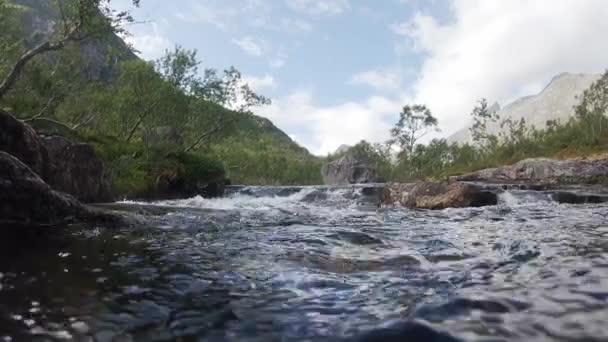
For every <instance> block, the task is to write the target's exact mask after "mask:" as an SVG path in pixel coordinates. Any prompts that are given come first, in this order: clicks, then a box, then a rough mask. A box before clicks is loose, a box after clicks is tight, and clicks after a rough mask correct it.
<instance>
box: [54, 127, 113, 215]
mask: <svg viewBox="0 0 608 342" xmlns="http://www.w3.org/2000/svg"><path fill="white" fill-rule="evenodd" d="M42 142H43V145H44V147H45V148H46V150H47V153H48V167H47V173H46V177H45V178H46V181H47V182H48V183H49V185H51V186H52V187H53V188H54V189H55V190H58V191H62V192H65V193H68V194H71V195H73V196H75V197H76V198H78V200H80V201H83V202H88V203H91V202H109V201H112V191H111V188H112V185H111V180H110V177H109V175H108V174H107V172H106V169H105V167H104V164H103V161H102V160H101V158H99V156H98V155H97V153H96V152H95V149H94V148H93V146H91V145H89V144H81V143H72V142H71V141H69V140H67V139H65V138H63V137H59V136H53V137H44V138H42Z"/></svg>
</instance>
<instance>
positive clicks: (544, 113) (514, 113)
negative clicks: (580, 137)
mask: <svg viewBox="0 0 608 342" xmlns="http://www.w3.org/2000/svg"><path fill="white" fill-rule="evenodd" d="M599 77H600V75H589V74H571V73H562V74H559V75H557V76H555V77H554V78H553V79H552V80H551V82H549V84H548V85H547V86H546V87H545V88H544V89H543V90H542V91H541V92H540V93H538V94H536V95H531V96H525V97H522V98H519V99H517V100H515V101H513V102H512V103H510V104H508V105H506V106H504V107H502V108H501V107H500V105H498V104H495V105H494V106H492V109H493V110H492V111H496V112H497V114H498V115H499V116H500V118H501V119H509V118H510V119H513V120H519V119H521V118H524V119H525V120H526V123H527V124H528V125H530V126H534V127H536V128H545V126H546V123H547V121H549V120H558V121H559V122H561V123H565V122H566V121H568V119H569V118H570V117H572V115H574V106H576V105H577V104H578V102H579V97H580V95H581V94H582V93H583V91H584V90H585V89H587V88H589V86H590V85H591V84H592V83H593V82H594V81H596V80H597V79H598V78H599ZM469 127H470V125H469V126H467V127H464V128H462V129H460V130H459V131H457V132H456V133H454V134H453V135H452V136H450V137H449V138H448V141H450V142H458V143H464V142H471V135H470V132H469ZM488 131H489V132H491V133H494V134H496V133H498V132H500V131H501V128H500V126H499V123H496V124H493V125H488Z"/></svg>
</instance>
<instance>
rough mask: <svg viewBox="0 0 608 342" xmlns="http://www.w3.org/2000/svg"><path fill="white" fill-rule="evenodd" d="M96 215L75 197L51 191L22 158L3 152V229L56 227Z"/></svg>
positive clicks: (0, 180) (0, 183) (0, 186)
mask: <svg viewBox="0 0 608 342" xmlns="http://www.w3.org/2000/svg"><path fill="white" fill-rule="evenodd" d="M96 215H97V213H95V212H94V211H93V210H91V209H88V208H86V207H84V206H83V205H82V204H80V202H78V201H77V200H76V199H75V198H74V197H72V196H70V195H67V194H63V193H60V192H57V191H54V190H53V189H51V187H50V186H49V185H48V184H46V183H45V182H44V181H43V180H42V178H40V176H38V175H37V174H36V173H34V171H33V170H32V169H30V168H29V167H28V166H27V165H25V164H24V163H23V162H21V161H20V160H19V159H17V158H15V157H13V156H11V155H10V154H8V153H6V152H1V151H0V223H2V224H1V225H0V226H2V225H4V224H7V225H8V224H21V225H56V224H60V223H64V222H67V221H71V220H73V219H75V218H77V217H78V218H86V219H93V218H94V217H95V216H96Z"/></svg>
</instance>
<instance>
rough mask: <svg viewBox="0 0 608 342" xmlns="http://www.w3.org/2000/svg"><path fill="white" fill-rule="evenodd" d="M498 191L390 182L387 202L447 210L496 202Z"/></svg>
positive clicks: (386, 191)
mask: <svg viewBox="0 0 608 342" xmlns="http://www.w3.org/2000/svg"><path fill="white" fill-rule="evenodd" d="M497 202H498V199H497V196H496V194H495V193H493V192H490V191H486V190H483V189H480V188H478V187H475V186H472V185H469V184H464V183H459V182H452V183H445V182H443V183H434V182H416V183H405V184H404V183H390V184H387V185H386V186H385V188H384V196H383V203H384V204H400V205H402V206H404V207H408V208H418V209H445V208H463V207H481V206H487V205H495V204H496V203H497Z"/></svg>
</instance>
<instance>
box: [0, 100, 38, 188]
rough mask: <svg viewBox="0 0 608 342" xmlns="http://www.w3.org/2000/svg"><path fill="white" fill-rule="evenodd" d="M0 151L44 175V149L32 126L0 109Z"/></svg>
mask: <svg viewBox="0 0 608 342" xmlns="http://www.w3.org/2000/svg"><path fill="white" fill-rule="evenodd" d="M0 151H5V152H7V153H9V154H11V155H13V156H14V157H16V158H17V159H19V160H21V161H22V162H23V163H24V164H26V165H28V166H29V167H30V168H31V169H32V170H33V171H34V172H36V173H37V174H38V175H41V176H42V175H44V173H45V165H46V159H47V158H46V150H45V149H44V147H43V146H42V144H41V143H40V139H39V138H38V135H37V134H36V131H34V129H33V128H31V127H30V126H28V125H26V124H24V123H23V122H22V121H21V120H18V119H16V118H15V117H14V116H12V115H10V114H8V113H6V112H4V111H2V110H0Z"/></svg>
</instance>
